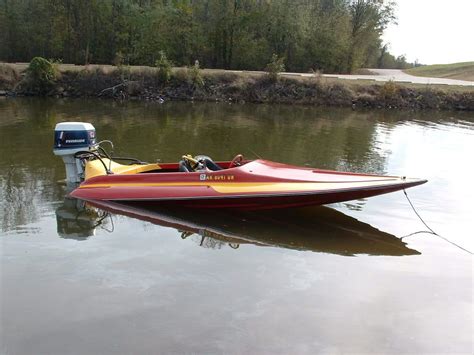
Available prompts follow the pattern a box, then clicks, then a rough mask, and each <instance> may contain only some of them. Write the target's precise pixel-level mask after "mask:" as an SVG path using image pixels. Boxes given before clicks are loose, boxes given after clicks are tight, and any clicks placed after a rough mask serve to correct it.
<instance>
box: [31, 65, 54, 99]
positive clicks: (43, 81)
mask: <svg viewBox="0 0 474 355" xmlns="http://www.w3.org/2000/svg"><path fill="white" fill-rule="evenodd" d="M55 79H56V72H55V69H54V66H53V63H51V62H50V61H49V60H47V59H44V58H41V57H35V58H33V59H32V60H31V62H30V65H29V66H28V70H27V77H26V80H27V84H26V85H27V87H28V88H29V90H30V91H32V92H35V93H38V94H42V95H44V94H47V93H48V92H49V91H50V90H51V89H53V87H54V81H55Z"/></svg>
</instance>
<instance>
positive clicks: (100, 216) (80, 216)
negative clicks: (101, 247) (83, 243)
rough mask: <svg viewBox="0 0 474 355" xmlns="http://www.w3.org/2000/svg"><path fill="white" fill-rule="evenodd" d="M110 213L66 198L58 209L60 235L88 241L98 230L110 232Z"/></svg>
mask: <svg viewBox="0 0 474 355" xmlns="http://www.w3.org/2000/svg"><path fill="white" fill-rule="evenodd" d="M109 216H110V214H109V212H107V211H105V210H99V209H96V208H89V207H88V206H87V203H86V202H85V201H82V200H77V199H75V198H65V199H64V203H63V204H62V205H61V206H60V207H58V208H57V209H56V222H57V228H58V229H57V230H58V235H59V236H60V237H61V238H65V239H76V240H86V239H87V238H89V237H92V236H94V235H95V232H96V228H97V227H100V228H103V229H106V230H109V228H108V224H110V222H108V221H107V217H109Z"/></svg>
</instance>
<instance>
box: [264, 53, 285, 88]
mask: <svg viewBox="0 0 474 355" xmlns="http://www.w3.org/2000/svg"><path fill="white" fill-rule="evenodd" d="M284 60H285V58H283V57H282V58H279V57H278V55H276V54H273V55H272V59H271V61H270V63H268V64H267V67H266V68H265V70H266V71H267V74H268V78H269V79H270V80H271V81H272V82H276V81H277V80H278V74H280V73H281V72H284V71H285V64H284Z"/></svg>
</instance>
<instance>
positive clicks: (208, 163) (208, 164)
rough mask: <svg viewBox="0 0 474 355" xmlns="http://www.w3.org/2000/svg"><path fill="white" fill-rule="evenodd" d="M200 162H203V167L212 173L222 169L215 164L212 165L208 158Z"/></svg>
mask: <svg viewBox="0 0 474 355" xmlns="http://www.w3.org/2000/svg"><path fill="white" fill-rule="evenodd" d="M200 161H201V162H203V163H204V166H205V167H206V168H208V169H209V170H212V171H218V170H222V168H221V167H220V166H219V165H217V164H216V163H214V162H213V161H212V160H211V159H210V158H204V159H202V160H200Z"/></svg>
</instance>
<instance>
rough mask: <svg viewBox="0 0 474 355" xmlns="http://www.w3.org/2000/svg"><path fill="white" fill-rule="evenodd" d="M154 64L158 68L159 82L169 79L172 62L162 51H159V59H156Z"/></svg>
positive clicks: (165, 81)
mask: <svg viewBox="0 0 474 355" xmlns="http://www.w3.org/2000/svg"><path fill="white" fill-rule="evenodd" d="M155 66H156V67H157V68H158V80H159V81H160V82H161V83H167V82H168V81H170V79H171V68H172V67H173V63H172V62H171V61H170V60H169V59H168V58H167V57H166V54H165V52H164V51H160V59H158V60H157V61H156V63H155Z"/></svg>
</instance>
